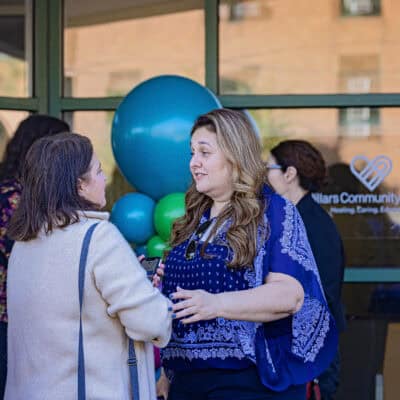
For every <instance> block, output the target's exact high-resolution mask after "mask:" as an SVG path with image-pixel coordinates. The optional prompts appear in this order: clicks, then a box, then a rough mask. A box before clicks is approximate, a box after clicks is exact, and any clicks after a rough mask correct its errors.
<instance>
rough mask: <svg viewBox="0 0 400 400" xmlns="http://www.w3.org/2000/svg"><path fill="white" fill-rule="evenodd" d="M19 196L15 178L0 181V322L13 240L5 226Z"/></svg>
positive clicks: (4, 313)
mask: <svg viewBox="0 0 400 400" xmlns="http://www.w3.org/2000/svg"><path fill="white" fill-rule="evenodd" d="M20 196H21V185H20V184H19V182H18V181H17V180H15V179H7V180H4V181H2V182H0V322H7V291H6V282H7V265H8V258H9V256H10V252H11V248H12V246H13V244H14V242H13V241H12V240H11V239H10V238H8V237H7V226H8V223H9V222H10V219H11V216H12V214H13V212H14V210H15V209H16V208H17V206H18V203H19V199H20Z"/></svg>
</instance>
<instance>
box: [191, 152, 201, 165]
mask: <svg viewBox="0 0 400 400" xmlns="http://www.w3.org/2000/svg"><path fill="white" fill-rule="evenodd" d="M200 165H201V162H200V159H199V156H198V155H197V154H196V153H193V155H192V158H191V159H190V163H189V166H190V168H193V167H199V166H200Z"/></svg>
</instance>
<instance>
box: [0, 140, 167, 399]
mask: <svg viewBox="0 0 400 400" xmlns="http://www.w3.org/2000/svg"><path fill="white" fill-rule="evenodd" d="M21 181H22V185H23V188H24V189H23V191H22V196H21V201H20V204H19V207H18V209H17V210H16V211H15V213H14V215H13V217H12V220H11V225H10V229H9V235H10V237H11V238H13V239H14V240H15V241H16V242H15V245H14V247H13V250H12V252H11V257H10V263H9V277H8V317H9V326H8V333H9V341H8V374H7V383H6V393H5V400H24V399H31V400H43V399H58V400H63V399H65V400H66V399H79V400H81V399H85V398H87V399H104V400H114V399H118V400H128V399H129V400H131V399H132V391H133V392H135V393H136V395H135V399H136V400H138V399H139V398H140V400H154V398H155V397H156V392H155V380H154V360H153V347H152V344H151V343H150V342H152V343H153V344H155V345H157V346H165V345H166V344H167V342H168V340H169V337H170V325H171V322H170V321H171V316H170V313H169V311H168V308H169V301H168V300H167V299H166V298H165V297H164V296H162V294H161V293H160V292H159V291H158V290H157V289H156V288H154V287H153V286H152V285H151V283H150V282H149V281H148V279H147V277H146V272H145V271H144V269H143V268H142V267H141V265H140V263H139V261H138V259H137V258H136V256H135V254H134V253H133V251H132V250H131V248H130V246H129V244H128V243H127V242H126V241H125V240H124V238H123V237H122V235H121V234H120V232H119V231H118V230H117V228H116V227H115V226H114V225H112V224H111V223H110V222H108V213H106V212H101V211H100V210H101V209H102V208H103V207H104V206H105V204H106V200H105V176H104V173H103V171H102V169H101V165H100V162H99V160H98V159H97V157H96V155H95V154H94V152H93V147H92V144H91V142H90V140H89V139H88V138H86V137H84V136H81V135H78V134H74V133H61V134H58V135H54V136H51V137H46V138H43V139H40V140H38V141H36V142H35V143H34V144H33V145H32V147H31V148H30V150H29V152H28V154H27V156H26V161H25V165H24V169H23V173H22V178H21ZM89 234H92V237H91V239H90V236H88V235H89ZM78 278H79V279H78ZM129 338H130V339H134V350H135V353H136V362H137V369H136V371H135V370H134V369H131V370H130V368H129V365H128V358H129V359H130V360H129V364H132V365H133V364H134V363H135V364H136V362H134V358H133V355H134V354H133V352H132V347H131V345H130V344H129ZM131 373H132V378H133V379H132V380H131V379H130V377H131V375H130V374H131ZM133 375H134V376H133ZM136 383H137V384H138V385H136ZM85 396H86V397H85Z"/></svg>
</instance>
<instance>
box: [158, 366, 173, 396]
mask: <svg viewBox="0 0 400 400" xmlns="http://www.w3.org/2000/svg"><path fill="white" fill-rule="evenodd" d="M169 386H170V383H169V380H168V378H167V375H165V372H164V368H162V369H161V375H160V378H159V379H158V381H157V384H156V390H157V397H164V399H165V400H167V399H168V392H169Z"/></svg>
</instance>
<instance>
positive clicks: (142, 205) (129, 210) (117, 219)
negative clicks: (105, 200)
mask: <svg viewBox="0 0 400 400" xmlns="http://www.w3.org/2000/svg"><path fill="white" fill-rule="evenodd" d="M154 208H155V202H154V200H153V199H152V198H150V197H149V196H146V195H145V194H142V193H128V194H126V195H125V196H122V197H121V198H120V199H119V200H118V201H117V202H116V203H115V204H114V206H113V208H112V210H111V217H110V220H111V222H112V223H113V224H114V225H116V226H117V228H118V229H119V230H120V231H121V233H122V235H123V236H124V237H125V239H126V240H127V241H128V242H131V243H136V244H143V243H145V242H146V241H147V240H148V239H149V238H150V237H151V236H153V235H154V226H153V213H154Z"/></svg>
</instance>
